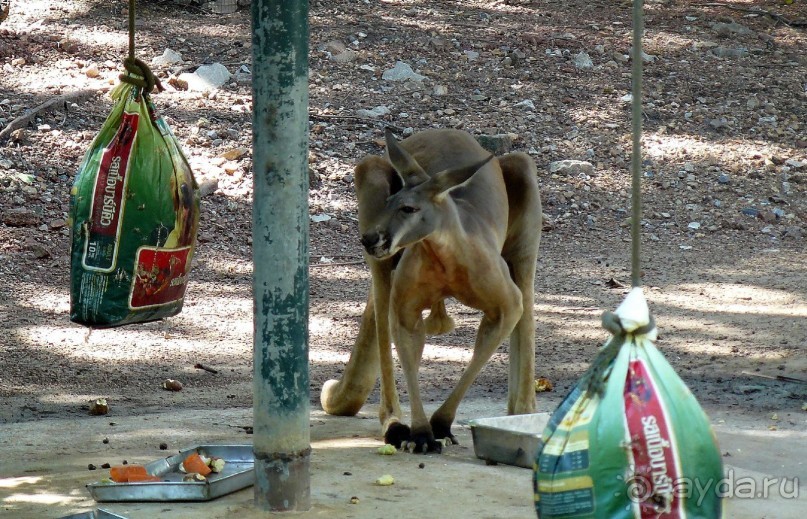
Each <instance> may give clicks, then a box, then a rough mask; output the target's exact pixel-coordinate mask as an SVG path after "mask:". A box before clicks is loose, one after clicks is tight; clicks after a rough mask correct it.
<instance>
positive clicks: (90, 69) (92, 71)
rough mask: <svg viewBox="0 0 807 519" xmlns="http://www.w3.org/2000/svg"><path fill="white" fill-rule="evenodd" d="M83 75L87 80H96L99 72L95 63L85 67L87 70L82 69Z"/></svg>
mask: <svg viewBox="0 0 807 519" xmlns="http://www.w3.org/2000/svg"><path fill="white" fill-rule="evenodd" d="M84 75H85V76H87V77H88V78H96V77H98V76H99V75H101V71H100V70H98V65H96V64H95V63H90V64H89V65H87V68H85V69H84Z"/></svg>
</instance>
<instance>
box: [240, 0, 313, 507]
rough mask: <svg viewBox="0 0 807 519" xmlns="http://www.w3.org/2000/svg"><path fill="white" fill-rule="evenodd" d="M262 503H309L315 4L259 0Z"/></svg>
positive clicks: (257, 348) (257, 334) (258, 471)
mask: <svg viewBox="0 0 807 519" xmlns="http://www.w3.org/2000/svg"><path fill="white" fill-rule="evenodd" d="M252 56H253V62H252V63H253V65H252V66H253V69H252V85H253V87H252V94H253V106H254V108H253V127H252V131H253V141H252V143H253V164H254V193H253V196H254V201H253V209H252V218H253V223H252V234H253V245H252V248H253V261H254V285H253V288H254V298H255V306H254V311H255V318H254V327H255V328H254V378H253V387H254V398H253V401H254V403H253V405H254V434H253V441H254V452H255V506H256V507H258V508H261V509H264V510H271V511H302V510H308V509H309V508H310V506H311V480H310V471H309V465H310V455H311V447H310V445H311V443H310V434H309V423H308V422H309V387H308V2H307V0H299V1H289V0H252Z"/></svg>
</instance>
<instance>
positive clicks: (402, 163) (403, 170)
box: [384, 128, 429, 187]
mask: <svg viewBox="0 0 807 519" xmlns="http://www.w3.org/2000/svg"><path fill="white" fill-rule="evenodd" d="M384 139H385V140H386V141H387V154H388V155H389V161H390V164H392V167H393V168H395V171H397V172H398V175H400V176H401V179H402V180H403V182H404V186H405V187H414V186H417V185H418V184H422V183H423V182H426V181H427V180H429V175H427V174H426V172H425V171H423V168H421V167H420V164H418V163H417V161H416V160H415V158H414V157H412V155H410V154H409V152H408V151H406V150H405V149H403V148H402V147H401V145H400V144H398V141H397V140H395V136H394V135H393V134H392V130H391V129H389V128H386V129H385V130H384Z"/></svg>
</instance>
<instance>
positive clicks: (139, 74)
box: [119, 0, 165, 94]
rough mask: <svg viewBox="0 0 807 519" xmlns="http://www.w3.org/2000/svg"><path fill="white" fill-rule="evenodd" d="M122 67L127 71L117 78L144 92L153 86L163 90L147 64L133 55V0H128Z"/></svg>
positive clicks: (152, 88)
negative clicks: (126, 44)
mask: <svg viewBox="0 0 807 519" xmlns="http://www.w3.org/2000/svg"><path fill="white" fill-rule="evenodd" d="M123 68H125V69H126V72H127V73H126V74H121V75H120V76H119V79H120V80H121V81H123V82H124V83H129V84H130V85H134V86H137V87H140V88H141V89H143V92H145V93H146V94H149V93H151V91H152V90H154V87H155V86H156V87H157V90H159V91H160V92H162V91H163V90H165V88H163V85H162V83H160V80H159V78H157V76H155V75H154V73H153V72H152V71H151V69H150V68H149V66H148V65H146V63H145V62H144V61H142V60H140V59H138V58H136V57H135V0H129V56H128V57H127V58H126V59H124V60H123Z"/></svg>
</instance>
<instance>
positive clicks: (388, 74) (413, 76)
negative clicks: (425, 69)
mask: <svg viewBox="0 0 807 519" xmlns="http://www.w3.org/2000/svg"><path fill="white" fill-rule="evenodd" d="M381 79H385V80H387V81H423V80H424V79H428V78H427V77H426V76H423V75H421V74H418V73H416V72H415V71H414V70H412V67H410V66H409V64H408V63H405V62H403V61H398V62H396V63H395V66H394V67H392V68H391V69H388V70H385V71H384V73H383V74H382V75H381Z"/></svg>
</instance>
